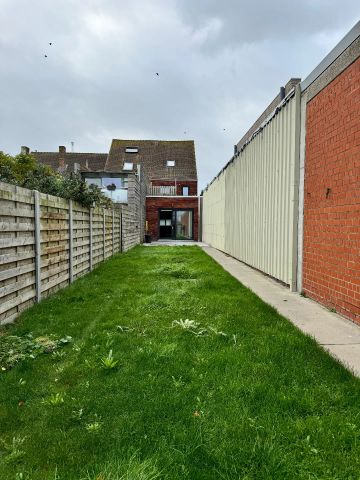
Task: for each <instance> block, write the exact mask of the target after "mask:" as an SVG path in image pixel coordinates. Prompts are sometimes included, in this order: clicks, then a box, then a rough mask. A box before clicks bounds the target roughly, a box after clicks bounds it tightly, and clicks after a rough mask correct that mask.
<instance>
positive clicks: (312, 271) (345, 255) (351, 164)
mask: <svg viewBox="0 0 360 480" xmlns="http://www.w3.org/2000/svg"><path fill="white" fill-rule="evenodd" d="M359 112H360V58H359V59H357V60H356V61H355V62H354V63H352V64H351V65H350V66H348V67H347V68H346V69H345V70H344V71H343V72H342V73H340V74H339V75H338V76H337V77H336V78H335V79H334V80H333V81H332V82H331V83H329V84H328V85H327V86H326V87H325V88H324V89H323V90H321V91H320V92H319V93H318V94H317V95H316V96H315V97H314V98H313V99H312V100H311V101H310V102H309V103H308V104H307V116H306V158H305V190H304V197H305V198H304V259H303V290H304V292H305V293H306V294H307V295H308V296H309V297H311V298H313V299H315V300H317V301H319V302H320V303H322V304H324V305H326V306H328V307H329V308H334V309H335V310H336V311H338V312H339V313H342V314H344V315H346V316H347V317H349V318H351V319H353V320H354V321H356V322H359V323H360V155H359V150H360V113H359Z"/></svg>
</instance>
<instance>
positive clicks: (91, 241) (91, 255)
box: [89, 207, 93, 271]
mask: <svg viewBox="0 0 360 480" xmlns="http://www.w3.org/2000/svg"><path fill="white" fill-rule="evenodd" d="M92 224H93V209H92V208H91V207H90V218H89V230H90V234H89V248H90V251H89V263H90V271H91V270H92V269H93V232H92Z"/></svg>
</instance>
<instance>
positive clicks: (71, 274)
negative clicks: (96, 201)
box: [69, 200, 74, 283]
mask: <svg viewBox="0 0 360 480" xmlns="http://www.w3.org/2000/svg"><path fill="white" fill-rule="evenodd" d="M73 235H74V232H73V205H72V200H69V283H72V282H73V281H74V258H73V255H74V238H73Z"/></svg>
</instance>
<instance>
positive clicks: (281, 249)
mask: <svg viewBox="0 0 360 480" xmlns="http://www.w3.org/2000/svg"><path fill="white" fill-rule="evenodd" d="M299 121H300V91H299V89H298V88H297V89H296V90H294V91H292V92H291V93H290V94H289V95H288V96H287V97H286V98H285V99H284V101H283V102H282V103H281V104H280V105H279V106H278V107H277V109H276V111H275V112H274V113H273V114H272V115H271V116H270V117H269V118H268V119H267V120H266V121H265V122H264V124H263V125H262V126H261V127H260V128H259V130H257V132H255V134H254V135H253V136H252V138H251V139H250V140H249V141H248V142H247V144H246V145H245V146H244V148H243V149H242V151H240V152H239V154H238V155H235V156H234V158H233V159H232V160H231V161H230V162H229V164H228V165H227V166H226V167H225V169H224V170H223V171H222V172H221V173H220V174H219V176H218V177H216V178H215V180H214V181H213V182H212V183H211V184H210V185H209V186H208V187H207V189H206V190H205V192H204V195H203V218H202V222H203V241H204V242H206V243H208V244H209V245H212V246H214V247H215V248H218V249H219V250H222V251H224V252H226V253H228V254H230V255H232V256H233V257H235V258H238V259H239V260H241V261H243V262H245V263H247V264H249V265H251V266H252V267H255V268H257V269H259V270H261V271H263V272H265V273H267V274H269V275H271V276H272V277H275V278H277V279H279V280H281V281H282V282H284V283H286V284H288V285H290V286H291V288H292V289H293V290H295V289H296V258H297V210H298V176H299V174H298V170H299V127H300V123H299Z"/></svg>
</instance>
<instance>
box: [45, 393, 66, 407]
mask: <svg viewBox="0 0 360 480" xmlns="http://www.w3.org/2000/svg"><path fill="white" fill-rule="evenodd" d="M64 402H65V398H64V395H62V394H61V393H55V394H53V395H50V396H49V397H48V398H44V399H43V401H42V403H43V404H44V405H51V406H52V407H56V406H58V405H62V404H63V403H64Z"/></svg>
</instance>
